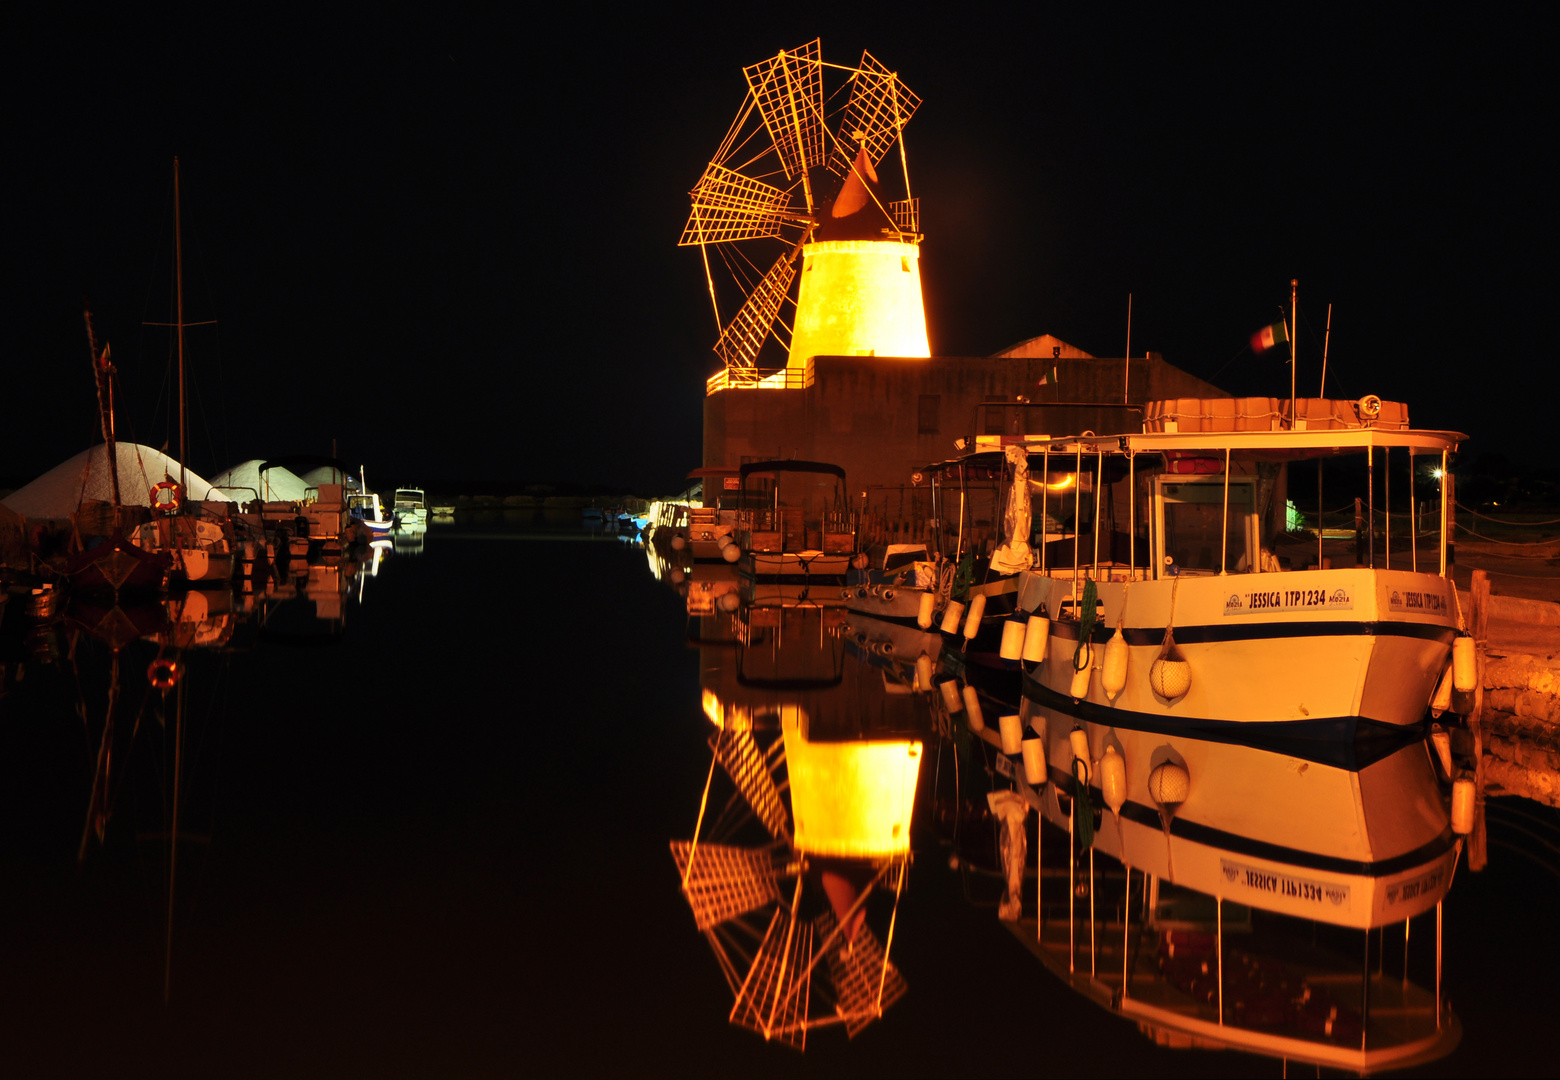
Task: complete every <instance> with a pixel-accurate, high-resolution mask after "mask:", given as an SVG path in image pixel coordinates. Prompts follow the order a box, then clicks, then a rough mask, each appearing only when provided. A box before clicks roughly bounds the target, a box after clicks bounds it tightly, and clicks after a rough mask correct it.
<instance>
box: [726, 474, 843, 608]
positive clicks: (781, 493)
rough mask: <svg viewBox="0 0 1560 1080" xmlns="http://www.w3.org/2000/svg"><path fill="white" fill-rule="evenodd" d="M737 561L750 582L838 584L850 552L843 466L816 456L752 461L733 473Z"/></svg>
mask: <svg viewBox="0 0 1560 1080" xmlns="http://www.w3.org/2000/svg"><path fill="white" fill-rule="evenodd" d="M739 484H740V489H739V490H740V495H741V500H742V503H741V508H740V509H739V510H738V511H737V526H736V529H735V531H734V534H733V535H734V536H735V538H736V543H737V544H738V545H739V546H740V547H741V557H740V561H739V562H738V564H737V565H738V566H740V567H741V569H742V572H743V574H745V575H746V576H747V577H749V578H751V579H753V580H754V581H755V582H775V581H785V580H790V581H794V582H796V583H798V584H800V583H803V582H806V583H809V584H834V585H843V584H844V583H845V574H846V572H847V571H848V570H849V569H850V563H851V559H852V558H853V557H854V556H855V554H856V515H855V513H854V512H853V511H852V510H851V508H850V499H849V495H848V494H847V492H846V490H845V470H844V469H842V468H840V467H839V466H838V465H830V464H827V463H824V462H819V461H755V462H750V463H748V464H746V465H743V466H742V468H741V471H740V474H739Z"/></svg>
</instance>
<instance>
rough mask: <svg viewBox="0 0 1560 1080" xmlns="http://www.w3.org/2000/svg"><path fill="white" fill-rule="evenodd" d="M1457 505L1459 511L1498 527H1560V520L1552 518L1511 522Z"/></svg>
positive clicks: (1460, 504)
mask: <svg viewBox="0 0 1560 1080" xmlns="http://www.w3.org/2000/svg"><path fill="white" fill-rule="evenodd" d="M1456 505H1457V509H1459V510H1461V511H1463V512H1464V513H1468V514H1472V515H1473V516H1474V517H1476V518H1483V519H1484V520H1485V521H1493V522H1495V523H1496V524H1498V525H1560V518H1551V519H1550V520H1548V521H1509V520H1507V519H1506V518H1498V517H1490V516H1489V515H1488V514H1481V513H1479V512H1478V511H1477V510H1469V509H1468V508H1467V507H1466V506H1464V505H1463V504H1462V503H1457V504H1456Z"/></svg>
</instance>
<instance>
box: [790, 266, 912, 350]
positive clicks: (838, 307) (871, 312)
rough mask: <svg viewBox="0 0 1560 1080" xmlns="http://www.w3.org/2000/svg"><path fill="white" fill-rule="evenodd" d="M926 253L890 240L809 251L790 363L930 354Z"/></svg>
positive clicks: (800, 293)
mask: <svg viewBox="0 0 1560 1080" xmlns="http://www.w3.org/2000/svg"><path fill="white" fill-rule="evenodd" d="M920 254H921V253H920V249H919V248H918V247H917V246H916V245H915V244H907V243H902V242H899V241H890V240H824V241H818V242H815V243H811V244H808V245H807V246H806V247H804V248H803V249H802V273H801V279H802V284H801V287H800V288H799V290H798V292H797V296H796V325H795V327H794V328H793V333H792V335H791V354H790V359H789V361H788V363H789V366H790V367H792V368H799V367H803V366H805V365H806V363H807V361H808V360H810V359H811V358H812V357H814V356H912V357H926V356H930V355H931V354H932V350H931V346H930V345H929V344H928V343H927V338H926V308H925V305H924V304H923V303H922V300H921V259H920Z"/></svg>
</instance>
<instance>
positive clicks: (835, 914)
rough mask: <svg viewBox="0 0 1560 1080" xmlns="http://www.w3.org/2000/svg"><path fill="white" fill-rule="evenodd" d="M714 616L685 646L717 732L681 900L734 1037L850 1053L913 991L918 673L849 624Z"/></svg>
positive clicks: (920, 730) (793, 611) (752, 612)
mask: <svg viewBox="0 0 1560 1080" xmlns="http://www.w3.org/2000/svg"><path fill="white" fill-rule="evenodd" d="M712 591H715V590H712ZM736 595H737V593H736V592H734V591H731V590H728V589H719V590H718V597H719V600H724V599H725V598H726V597H728V596H729V597H733V598H734V597H736ZM691 597H692V594H690V609H693V604H692V602H691ZM712 599H713V598H712ZM719 600H717V601H716V602H714V603H711V604H709V605H708V607H706V606H705V605H703V604H700V605H699V608H700V609H701V610H705V611H709V609H711V608H713V609H716V610H713V611H710V612H709V613H707V614H698V615H696V616H695V619H694V628H693V629H692V630H691V632H690V640H691V641H692V643H693V644H695V645H697V646H698V647H699V650H700V653H701V686H702V697H703V706H704V713H705V716H706V717H707V718H708V719H709V720H710V722H711V724H712V725H713V726H714V729H715V730H714V732H713V734H712V735H711V736H710V740H709V745H710V749H711V762H710V772H709V776H708V778H707V780H706V784H705V790H704V795H703V798H702V799H701V802H700V807H699V815H698V820H697V822H696V823H695V827H694V833H693V838H692V839H691V840H676V841H673V842H672V845H671V849H672V856H673V859H674V860H675V861H676V865H677V869H678V872H679V874H680V875H681V882H682V889H683V894H684V896H685V897H686V898H687V900H688V903H689V906H690V907H691V908H692V910H693V915H694V922H695V925H696V926H697V927H698V929H699V930H700V931H701V932H703V933H704V935H705V937H706V939H707V940H708V941H709V943H710V946H711V948H712V949H713V951H714V953H715V956H716V959H717V960H718V962H719V964H720V968H721V971H722V972H723V974H724V975H725V977H726V981H727V984H728V986H729V987H730V989H731V992H732V995H733V998H734V1003H733V1005H732V1010H731V1014H730V1020H731V1022H732V1023H734V1024H738V1025H740V1026H743V1027H747V1028H750V1029H752V1030H754V1031H756V1032H758V1033H759V1034H761V1035H763V1036H764V1038H765V1039H770V1040H775V1041H779V1042H782V1043H785V1044H788V1045H791V1046H793V1047H796V1048H797V1049H803V1048H805V1046H806V1039H807V1033H808V1032H809V1031H810V1030H812V1029H814V1028H817V1027H822V1026H827V1025H834V1024H840V1025H843V1026H844V1028H845V1030H846V1032H847V1034H848V1035H850V1036H852V1037H854V1036H855V1035H856V1034H857V1033H858V1032H859V1031H861V1029H862V1028H864V1027H865V1026H867V1025H868V1024H870V1023H871V1022H872V1021H873V1020H875V1019H877V1018H878V1017H880V1016H881V1015H882V1014H883V1010H885V1009H887V1008H888V1007H890V1006H891V1005H893V1003H894V1002H895V1001H897V1000H898V999H899V998H900V997H902V996H903V995H904V993H905V990H906V983H905V980H904V978H903V976H902V975H900V973H899V971H898V969H897V968H896V967H895V966H894V964H893V963H892V962H891V960H890V959H889V954H890V952H891V950H892V946H893V939H894V932H895V924H896V919H897V915H898V910H899V899H900V897H901V895H902V894H903V890H904V886H905V878H906V873H907V870H908V866H909V858H910V826H911V817H912V813H913V810H914V805H915V796H916V789H917V781H918V779H919V776H920V768H921V762H922V759H923V752H922V751H923V747H924V743H925V738H926V736H927V734H928V733H929V724H930V713H929V711H928V709H927V706H926V702H925V698H924V696H923V695H916V694H913V693H912V692H911V690H912V686H913V685H914V680H915V678H916V676H915V668H914V663H913V661H912V662H911V663H910V664H909V665H908V667H907V666H906V665H905V664H904V663H902V662H897V661H895V660H893V659H890V658H888V656H887V654H885V653H884V652H883V651H881V650H879V651H878V652H877V653H876V654H874V653H872V652H871V651H870V650H864V649H862V647H861V643H860V642H859V641H857V640H856V637H855V634H856V633H857V631H855V630H853V628H852V625H851V623H850V622H849V621H848V620H847V613H846V612H845V611H844V610H843V609H842V608H839V607H823V606H820V605H818V604H816V603H810V602H807V601H805V600H802V601H798V600H795V599H791V600H779V601H775V602H769V603H765V604H762V605H754V604H749V605H746V606H740V605H737V604H730V605H729V606H730V607H731V608H735V609H736V610H734V611H724V610H719V609H720V608H725V607H727V604H722V603H719ZM728 603H729V602H728ZM873 659H876V660H877V661H878V662H877V663H873V662H871V660H873ZM717 775H719V777H720V778H721V782H720V783H717ZM727 785H729V788H728V787H727Z"/></svg>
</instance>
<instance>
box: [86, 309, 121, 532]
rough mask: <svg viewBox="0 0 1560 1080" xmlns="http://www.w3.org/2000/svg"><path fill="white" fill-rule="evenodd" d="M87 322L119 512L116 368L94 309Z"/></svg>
mask: <svg viewBox="0 0 1560 1080" xmlns="http://www.w3.org/2000/svg"><path fill="white" fill-rule="evenodd" d="M82 316H83V318H84V319H85V321H86V324H87V351H88V352H89V353H91V354H92V378H93V380H94V381H95V382H96V383H97V392H98V417H99V419H100V420H101V421H102V425H103V442H104V444H105V447H106V449H107V450H108V475H109V476H110V477H111V478H112V480H113V491H114V514H115V515H116V516H115V519H114V520H115V521H116V522H117V521H118V520H119V519H118V516H117V515H118V514H119V504H120V498H119V450H118V447H117V446H116V445H115V439H114V380H113V373H114V369H113V367H112V366H111V365H110V363H109V359H108V346H107V345H104V346H103V351H102V352H99V351H98V347H97V334H96V333H95V332H94V331H93V329H92V309H91V308H87V309H85V310H84V311H83V312H82Z"/></svg>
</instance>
